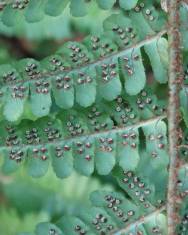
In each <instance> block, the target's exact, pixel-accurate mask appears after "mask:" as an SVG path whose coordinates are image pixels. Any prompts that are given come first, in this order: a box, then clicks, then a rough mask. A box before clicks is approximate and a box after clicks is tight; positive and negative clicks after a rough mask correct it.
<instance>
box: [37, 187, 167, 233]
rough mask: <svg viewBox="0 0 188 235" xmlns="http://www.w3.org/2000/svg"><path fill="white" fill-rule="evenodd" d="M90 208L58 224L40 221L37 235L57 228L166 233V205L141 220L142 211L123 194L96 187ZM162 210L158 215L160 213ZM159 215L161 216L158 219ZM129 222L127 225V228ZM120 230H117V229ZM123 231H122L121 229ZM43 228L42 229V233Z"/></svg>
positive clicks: (75, 231) (69, 230)
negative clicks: (164, 212) (164, 211)
mask: <svg viewBox="0 0 188 235" xmlns="http://www.w3.org/2000/svg"><path fill="white" fill-rule="evenodd" d="M91 202H92V204H93V206H92V207H90V208H82V210H81V211H80V212H79V213H78V214H77V215H75V216H63V217H62V218H60V219H59V220H58V221H57V223H56V225H54V224H50V223H46V222H44V223H40V224H38V225H37V227H36V230H35V231H37V232H38V233H36V234H37V235H42V234H44V232H46V234H47V233H49V232H50V231H52V230H53V231H54V233H58V232H60V233H58V234H73V235H74V234H75V235H76V234H78V233H81V234H86V233H87V234H91V235H94V234H108V233H112V234H128V232H129V233H130V232H134V231H135V229H136V231H137V232H140V233H141V232H143V233H144V234H146V235H149V234H151V232H153V231H154V230H155V229H157V231H160V232H162V233H164V234H165V233H166V218H165V215H164V214H162V211H163V210H164V208H163V207H162V208H160V209H159V210H152V211H151V212H148V213H146V212H145V217H144V219H142V220H141V217H140V215H141V213H142V211H141V210H140V209H139V207H138V206H137V205H136V204H134V202H132V201H131V200H129V199H127V198H126V197H125V196H124V195H123V194H121V193H117V192H108V191H95V192H93V193H92V194H91ZM157 213H158V215H157ZM156 216H157V220H156ZM125 226H127V227H126V228H125ZM116 231H117V233H116ZM118 231H119V232H118ZM39 232H40V233H39Z"/></svg>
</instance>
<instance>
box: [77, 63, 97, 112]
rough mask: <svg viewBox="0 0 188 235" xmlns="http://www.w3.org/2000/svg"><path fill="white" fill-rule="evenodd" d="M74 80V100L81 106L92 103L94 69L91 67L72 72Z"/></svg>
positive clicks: (94, 88)
mask: <svg viewBox="0 0 188 235" xmlns="http://www.w3.org/2000/svg"><path fill="white" fill-rule="evenodd" d="M73 76H74V80H75V83H76V85H75V91H76V101H77V103H78V104H80V105H81V106H83V107H88V106H90V105H92V104H93V103H94V101H95V98H96V80H95V78H96V76H97V75H96V71H95V69H93V68H92V67H89V68H87V69H83V70H80V72H79V74H76V73H75V74H73Z"/></svg>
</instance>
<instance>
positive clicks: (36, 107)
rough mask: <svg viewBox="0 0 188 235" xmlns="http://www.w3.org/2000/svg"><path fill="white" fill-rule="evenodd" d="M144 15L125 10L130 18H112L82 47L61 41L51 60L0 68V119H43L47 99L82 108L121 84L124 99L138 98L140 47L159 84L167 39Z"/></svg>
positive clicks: (141, 76) (106, 96) (141, 74)
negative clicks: (142, 27)
mask: <svg viewBox="0 0 188 235" xmlns="http://www.w3.org/2000/svg"><path fill="white" fill-rule="evenodd" d="M39 2H41V1H39ZM39 2H38V4H39ZM150 5H151V4H150ZM32 9H33V8H32ZM143 9H145V7H144V8H143ZM148 9H149V8H148ZM144 11H145V10H142V11H141V12H135V11H133V12H131V13H130V14H131V17H130V19H129V18H127V16H124V15H123V14H117V15H112V16H111V17H109V18H108V19H106V21H105V22H104V30H105V33H104V34H103V35H100V36H96V35H94V36H88V38H86V39H84V41H83V42H82V43H78V42H68V43H65V44H64V45H63V47H62V48H60V49H59V50H58V51H57V53H56V54H55V55H54V56H50V57H49V58H46V59H44V60H43V61H41V62H39V61H35V60H33V59H23V60H21V61H18V62H17V63H15V64H11V65H9V64H7V65H1V66H0V85H1V89H0V102H1V105H0V114H1V116H2V118H4V117H5V118H6V119H7V120H8V121H12V122H14V121H18V120H20V119H23V118H25V117H27V118H29V117H31V118H38V117H42V116H46V115H48V114H49V112H50V109H51V106H52V103H53V101H52V100H55V103H56V104H57V105H58V106H59V107H60V108H63V109H68V108H71V107H72V106H73V104H74V103H75V102H77V103H78V104H80V105H81V106H83V107H88V106H90V105H92V104H93V103H94V102H95V100H96V99H98V98H99V97H100V98H104V99H105V100H108V101H111V100H114V99H115V98H117V96H118V95H120V94H121V91H122V86H124V88H125V92H126V93H128V94H129V95H136V94H138V93H139V92H140V91H141V90H142V89H143V88H144V87H145V83H146V75H145V69H144V66H143V57H142V55H141V52H140V49H141V47H142V46H144V49H145V52H146V53H147V54H148V56H149V58H150V62H151V65H152V67H153V70H154V75H155V79H156V80H157V81H159V82H160V83H165V82H166V81H167V63H168V61H167V60H166V54H167V41H166V39H165V38H163V37H162V35H163V34H165V32H166V31H165V30H162V29H161V27H162V26H161V23H160V20H159V19H158V17H157V14H158V12H157V11H156V10H155V9H154V8H153V7H152V12H153V14H154V16H153V20H152V23H150V22H148V21H151V19H149V18H147V17H145V16H144V15H143V14H144V13H143V12H144ZM138 15H140V17H141V19H142V22H144V24H145V25H147V27H146V29H147V30H146V31H145V32H144V33H142V34H141V33H140V32H139V26H138V27H137V22H135V18H136V17H137V16H138ZM32 16H33V15H32ZM131 19H132V20H131ZM159 25H160V27H159ZM160 30H162V31H161V32H159V31H160ZM143 35H144V36H143ZM156 65H157V70H156ZM52 94H53V95H52ZM13 107H14V109H13ZM26 110H27V114H26ZM25 115H26V116H25Z"/></svg>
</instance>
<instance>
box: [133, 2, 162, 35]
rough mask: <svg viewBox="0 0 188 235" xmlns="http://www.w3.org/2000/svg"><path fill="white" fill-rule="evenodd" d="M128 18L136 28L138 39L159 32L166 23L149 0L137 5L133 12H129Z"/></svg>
mask: <svg viewBox="0 0 188 235" xmlns="http://www.w3.org/2000/svg"><path fill="white" fill-rule="evenodd" d="M129 16H130V19H131V20H132V24H133V25H135V27H136V30H137V33H138V35H139V38H142V39H143V38H145V37H146V36H149V35H150V36H151V35H153V34H154V32H158V31H160V30H161V29H162V28H164V26H165V22H166V19H165V17H164V15H163V13H161V12H159V11H157V10H156V8H155V7H154V5H153V4H152V3H151V1H150V0H147V1H145V2H143V3H140V4H138V5H137V6H136V7H135V8H134V11H130V13H129Z"/></svg>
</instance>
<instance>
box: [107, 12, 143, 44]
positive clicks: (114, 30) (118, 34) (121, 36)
mask: <svg viewBox="0 0 188 235" xmlns="http://www.w3.org/2000/svg"><path fill="white" fill-rule="evenodd" d="M103 24H104V30H105V32H106V34H108V35H109V37H110V38H112V39H113V41H114V42H116V44H117V45H118V47H119V48H126V47H129V46H131V45H134V44H136V42H138V39H139V38H138V34H137V32H136V29H135V27H134V25H133V24H132V21H131V20H130V18H128V17H126V16H124V15H123V14H114V15H111V16H110V17H108V18H107V19H106V20H105V21H104V23H103Z"/></svg>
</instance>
